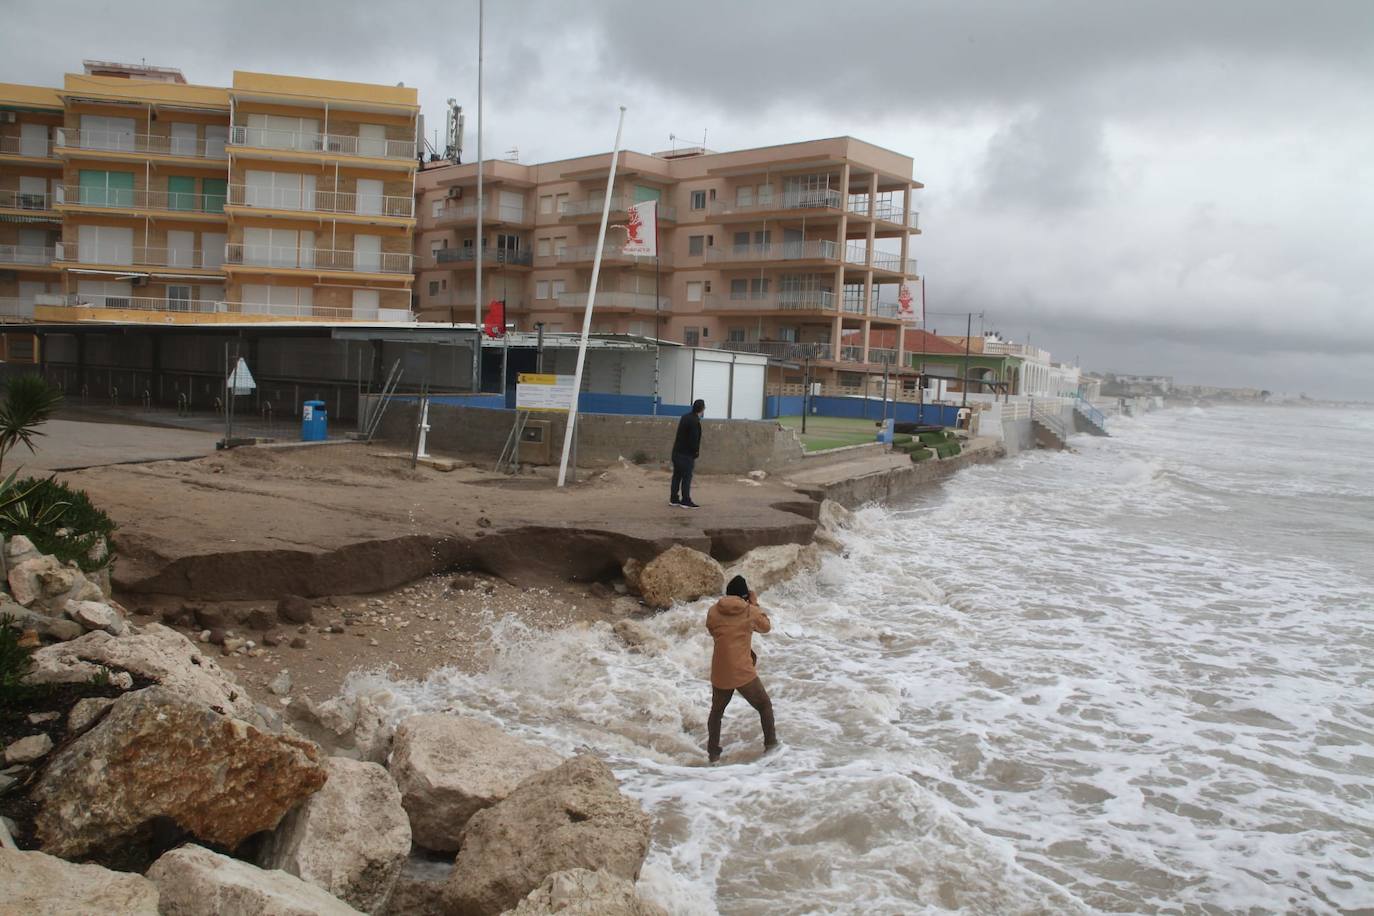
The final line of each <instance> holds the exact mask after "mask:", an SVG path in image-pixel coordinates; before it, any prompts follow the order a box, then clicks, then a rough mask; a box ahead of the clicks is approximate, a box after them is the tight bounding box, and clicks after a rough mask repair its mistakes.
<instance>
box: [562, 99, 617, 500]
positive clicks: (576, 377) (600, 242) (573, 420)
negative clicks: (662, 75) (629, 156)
mask: <svg viewBox="0 0 1374 916" xmlns="http://www.w3.org/2000/svg"><path fill="white" fill-rule="evenodd" d="M624 127H625V106H624V105H621V106H620V120H619V122H617V123H616V126H615V149H613V150H612V151H611V172H610V174H609V175H607V176H606V197H605V199H604V200H603V201H602V203H601V232H600V233H599V234H598V235H597V237H596V259H595V260H594V261H592V286H591V289H590V290H588V291H587V310H586V311H585V312H583V314H582V342H581V343H580V344H578V346H577V368H576V369H575V370H574V371H573V386H572V388H573V393H572V406H571V407H570V408H569V410H568V428H567V429H565V430H564V431H563V457H562V458H560V459H559V462H558V485H559V486H560V487H561V486H563V484H564V482H565V481H566V480H567V479H568V455H569V453H570V452H571V451H572V441H573V428H574V427H575V426H576V425H577V397H578V394H579V393H581V391H582V366H583V365H584V364H585V363H586V361H587V335H588V334H590V333H591V331H592V307H593V306H594V305H595V304H596V281H597V278H598V277H599V276H600V275H601V250H602V248H604V247H605V245H606V224H607V223H609V222H610V219H611V193H612V192H613V191H614V190H615V166H616V162H617V160H619V159H620V132H621V130H622V129H623V128H624Z"/></svg>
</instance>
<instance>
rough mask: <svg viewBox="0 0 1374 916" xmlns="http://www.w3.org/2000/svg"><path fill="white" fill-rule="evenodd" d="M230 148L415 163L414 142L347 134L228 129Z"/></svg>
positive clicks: (268, 129)
mask: <svg viewBox="0 0 1374 916" xmlns="http://www.w3.org/2000/svg"><path fill="white" fill-rule="evenodd" d="M229 145H230V146H233V147H241V148H245V149H261V150H278V151H283V152H293V153H321V154H323V155H326V156H357V157H359V158H367V159H394V160H398V161H407V162H413V161H415V141H414V140H383V139H378V138H373V137H358V136H350V135H347V134H321V133H302V132H297V131H290V130H276V129H274V128H270V127H246V126H244V125H242V124H235V125H234V126H233V127H231V128H229Z"/></svg>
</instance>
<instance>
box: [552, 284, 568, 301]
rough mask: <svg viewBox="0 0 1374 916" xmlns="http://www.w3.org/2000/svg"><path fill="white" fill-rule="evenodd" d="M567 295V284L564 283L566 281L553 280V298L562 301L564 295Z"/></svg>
mask: <svg viewBox="0 0 1374 916" xmlns="http://www.w3.org/2000/svg"><path fill="white" fill-rule="evenodd" d="M567 293H568V284H567V281H566V280H554V281H553V297H554V298H555V299H562V298H563V297H564V296H565V295H567Z"/></svg>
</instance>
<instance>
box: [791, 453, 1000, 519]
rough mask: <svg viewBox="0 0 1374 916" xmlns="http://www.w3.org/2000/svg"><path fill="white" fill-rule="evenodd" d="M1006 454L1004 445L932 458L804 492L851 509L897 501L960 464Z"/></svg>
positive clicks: (970, 463) (976, 462)
mask: <svg viewBox="0 0 1374 916" xmlns="http://www.w3.org/2000/svg"><path fill="white" fill-rule="evenodd" d="M1003 454H1004V453H1003V451H1002V450H1001V449H998V448H992V449H982V450H980V451H976V452H965V453H963V454H960V455H956V456H955V457H953V458H943V459H934V458H932V459H931V460H929V461H922V462H921V463H920V464H912V465H911V466H910V467H898V468H893V469H890V470H886V471H876V472H874V473H872V474H865V475H863V476H861V477H850V478H848V479H847V480H841V481H839V482H837V483H833V484H827V485H825V486H819V487H814V488H805V489H804V490H803V492H806V493H807V494H808V495H810V496H812V497H813V498H815V499H833V500H834V501H835V502H837V503H839V504H840V505H842V506H844V507H845V508H847V509H857V508H858V507H860V506H863V505H867V504H869V503H883V504H884V505H895V504H899V503H901V502H902V501H904V500H906V499H909V498H910V497H911V496H912V494H914V493H915V492H916V491H917V490H919V489H920V488H921V487H923V486H925V485H926V484H929V483H931V482H932V481H936V480H939V479H941V478H943V477H948V476H950V475H951V474H953V473H954V472H955V471H957V470H959V469H960V468H966V467H969V466H970V465H975V464H986V463H988V462H990V461H996V460H997V459H998V458H1001V457H1002V456H1003Z"/></svg>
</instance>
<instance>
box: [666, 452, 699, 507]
mask: <svg viewBox="0 0 1374 916" xmlns="http://www.w3.org/2000/svg"><path fill="white" fill-rule="evenodd" d="M696 465H697V460H696V458H694V457H692V456H691V455H683V454H681V453H680V452H673V488H672V490H671V491H669V493H668V499H669V500H670V501H671V502H675V503H676V502H684V503H689V502H691V501H692V470H693V469H694V468H695V467H696ZM679 492H681V494H682V498H681V499H679V498H678V493H679Z"/></svg>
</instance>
